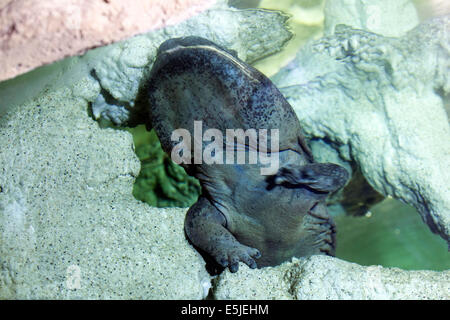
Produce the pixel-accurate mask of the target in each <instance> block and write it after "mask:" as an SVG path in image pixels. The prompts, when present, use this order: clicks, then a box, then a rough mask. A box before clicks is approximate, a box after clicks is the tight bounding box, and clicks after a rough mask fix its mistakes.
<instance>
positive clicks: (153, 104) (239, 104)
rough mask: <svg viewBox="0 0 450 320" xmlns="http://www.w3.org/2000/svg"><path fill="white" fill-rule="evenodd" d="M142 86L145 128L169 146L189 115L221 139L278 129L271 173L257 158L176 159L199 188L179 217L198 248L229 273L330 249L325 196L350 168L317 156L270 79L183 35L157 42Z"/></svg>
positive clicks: (233, 57) (330, 227) (332, 228)
mask: <svg viewBox="0 0 450 320" xmlns="http://www.w3.org/2000/svg"><path fill="white" fill-rule="evenodd" d="M148 92H149V103H150V125H151V126H152V127H153V128H154V129H155V130H156V133H157V134H158V137H159V138H160V140H161V145H162V147H163V149H164V150H165V151H166V152H168V153H170V152H171V151H172V148H173V147H174V146H175V145H176V144H178V141H172V140H171V134H172V132H173V131H174V130H175V129H178V128H184V129H187V130H189V131H190V132H191V136H192V137H193V136H194V131H193V128H194V121H195V120H197V121H200V120H201V121H203V132H204V131H205V130H206V129H209V128H215V129H219V130H220V131H222V133H223V136H224V138H225V136H226V135H225V129H238V128H240V129H244V130H246V129H250V128H253V129H257V130H259V129H278V130H279V137H280V142H279V152H278V155H279V170H278V172H277V173H276V174H274V175H271V176H264V175H261V173H260V168H261V166H263V165H262V164H261V163H259V162H258V163H257V164H212V165H208V164H204V163H203V164H182V166H183V167H184V168H185V169H186V172H188V174H190V175H193V176H195V177H196V178H198V179H199V180H200V183H201V185H202V195H201V196H200V198H199V199H198V201H197V202H196V203H195V204H194V205H193V206H192V207H191V208H190V209H189V211H188V213H187V216H186V220H185V231H186V234H187V236H188V238H189V239H190V240H191V242H192V243H193V244H194V245H195V246H197V247H199V248H201V249H202V250H204V251H206V252H207V253H208V254H210V255H211V256H212V257H213V258H214V259H215V260H216V261H217V262H218V263H219V264H220V265H222V266H224V267H227V266H228V267H229V268H230V270H231V271H232V272H235V271H237V269H238V263H239V261H243V262H244V263H246V264H247V265H249V266H250V267H251V268H256V267H264V266H273V265H277V264H280V263H282V262H283V261H286V260H289V259H290V258H291V257H293V256H297V257H299V256H308V255H312V254H321V253H325V254H330V255H332V254H333V253H334V249H335V225H334V223H333V221H332V219H331V217H330V216H329V215H328V213H327V209H326V205H325V198H326V197H327V196H328V194H329V193H331V192H334V191H336V190H337V189H339V188H341V187H343V185H344V184H345V183H346V181H347V179H348V173H347V171H346V170H345V169H343V168H342V167H340V166H338V165H335V164H331V163H325V164H324V163H321V164H319V163H315V162H314V160H313V157H312V154H311V151H310V150H309V148H308V146H307V144H306V141H305V139H304V137H303V134H302V131H301V128H300V123H299V121H298V119H297V117H296V115H295V113H294V111H293V109H292V108H291V106H290V105H289V104H288V102H287V101H286V100H285V98H284V97H283V96H282V95H281V93H280V92H279V91H278V89H277V88H276V87H275V86H274V85H273V84H272V83H271V81H270V80H269V79H267V78H266V77H265V76H264V75H263V74H261V73H260V72H259V71H257V70H256V69H254V68H252V67H251V66H249V65H247V64H245V63H244V62H242V61H240V60H239V59H238V58H237V57H236V55H235V54H234V53H233V52H229V51H227V50H225V49H223V48H220V47H218V46H217V45H215V44H214V43H212V42H210V41H208V40H205V39H202V38H197V37H187V38H178V39H171V40H168V41H166V42H164V43H163V44H162V45H161V47H160V48H159V51H158V56H157V59H156V61H155V64H154V66H153V69H152V74H151V77H150V80H149V84H148ZM269 141H270V140H269ZM207 144H208V143H204V146H206V145H207ZM247 144H248V143H247ZM268 145H269V146H270V142H269V143H268ZM247 147H248V145H247ZM266 166H267V165H264V167H266ZM255 259H257V260H255ZM256 261H257V262H256Z"/></svg>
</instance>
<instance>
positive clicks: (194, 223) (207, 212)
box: [184, 196, 261, 272]
mask: <svg viewBox="0 0 450 320" xmlns="http://www.w3.org/2000/svg"><path fill="white" fill-rule="evenodd" d="M226 225H227V222H226V218H225V216H224V215H223V214H222V213H221V212H220V211H219V210H217V208H215V207H214V206H213V205H212V204H211V202H210V201H209V200H208V199H207V198H205V197H202V196H201V197H200V198H199V199H198V201H197V202H196V203H195V204H194V205H193V206H192V207H190V208H189V210H188V213H187V215H186V220H185V224H184V228H185V231H186V234H187V236H188V238H189V239H190V240H191V242H192V243H193V244H194V245H195V246H197V247H199V248H201V249H202V250H204V251H205V252H207V253H208V254H210V255H211V256H212V257H213V258H214V259H215V260H216V261H217V263H219V264H220V265H221V266H223V267H229V269H230V271H231V272H236V271H238V268H239V261H242V262H244V263H245V264H247V265H248V266H249V267H250V268H252V269H254V268H256V267H257V265H256V262H255V260H254V259H257V258H259V257H260V256H261V254H260V252H259V250H257V249H255V248H251V247H248V246H245V245H243V244H241V243H239V241H237V240H236V238H235V237H234V236H233V235H232V234H231V233H230V231H228V229H226Z"/></svg>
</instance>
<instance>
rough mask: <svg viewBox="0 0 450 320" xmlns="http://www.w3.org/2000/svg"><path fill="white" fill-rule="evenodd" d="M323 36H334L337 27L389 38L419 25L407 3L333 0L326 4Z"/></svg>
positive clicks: (398, 1) (412, 9) (410, 5)
mask: <svg viewBox="0 0 450 320" xmlns="http://www.w3.org/2000/svg"><path fill="white" fill-rule="evenodd" d="M324 14H325V30H324V33H325V34H326V35H330V34H333V33H334V30H335V28H336V26H337V25H339V24H346V25H348V26H351V27H353V28H355V29H362V30H367V31H371V32H374V33H378V34H382V35H384V36H389V37H398V36H402V35H404V34H405V33H406V32H408V31H409V30H411V29H413V28H414V27H416V26H417V25H418V24H419V17H418V14H417V10H416V8H415V6H414V4H413V3H412V2H411V1H410V0H395V1H392V0H333V1H326V3H325V8H324Z"/></svg>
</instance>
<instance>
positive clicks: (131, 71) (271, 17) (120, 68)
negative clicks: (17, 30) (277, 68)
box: [92, 1, 292, 125]
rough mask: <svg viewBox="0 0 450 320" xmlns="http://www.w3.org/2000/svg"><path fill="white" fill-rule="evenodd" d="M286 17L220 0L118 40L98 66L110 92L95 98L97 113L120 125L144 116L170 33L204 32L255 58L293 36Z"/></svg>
mask: <svg viewBox="0 0 450 320" xmlns="http://www.w3.org/2000/svg"><path fill="white" fill-rule="evenodd" d="M286 20H287V16H286V15H284V14H282V13H280V12H277V11H268V10H259V9H248V10H238V9H234V8H229V7H228V6H227V5H226V1H225V2H224V1H219V2H218V4H217V5H216V6H215V7H214V8H213V9H210V10H208V11H205V12H203V13H201V14H199V15H197V16H195V17H194V18H191V19H189V20H187V21H185V22H182V23H180V24H177V25H175V26H171V27H167V28H164V29H162V30H158V31H155V32H151V33H148V34H145V35H141V36H137V37H134V38H132V39H130V40H127V41H123V42H120V43H117V44H114V45H113V46H111V47H109V49H108V51H105V52H104V56H103V57H102V59H101V60H100V61H99V62H98V63H97V64H95V65H94V66H93V69H94V71H95V75H94V76H95V77H96V79H97V80H98V81H99V83H100V84H101V87H102V89H103V90H102V95H103V96H105V97H103V98H102V97H99V98H98V99H97V100H96V101H95V102H94V103H93V105H92V110H93V114H94V116H95V118H97V119H98V118H100V117H101V118H104V119H107V120H110V121H112V122H113V123H115V124H117V125H124V124H127V123H128V124H132V125H135V124H141V123H143V122H144V121H145V117H146V111H144V110H142V112H140V110H141V109H142V108H145V107H147V105H148V103H147V101H142V102H141V103H139V98H140V97H138V92H139V89H140V88H141V86H142V85H143V84H144V83H145V82H146V78H147V77H148V74H149V72H150V69H151V68H152V64H153V61H154V60H155V58H156V51H157V49H158V47H159V45H160V44H161V43H162V42H164V41H165V40H167V39H170V38H176V37H184V36H189V35H195V36H200V37H203V38H206V39H209V40H211V41H213V42H215V43H217V44H219V45H221V46H223V47H225V48H228V49H230V50H234V51H236V52H237V54H238V55H239V58H241V59H242V60H245V61H247V62H253V61H256V60H258V59H260V58H263V57H265V56H268V55H270V54H272V53H275V52H277V51H279V50H281V47H282V46H283V45H284V44H285V43H286V42H287V41H288V40H289V39H290V38H291V37H292V34H291V33H290V32H289V31H288V29H287V27H286V25H285V22H286ZM130 110H132V112H130Z"/></svg>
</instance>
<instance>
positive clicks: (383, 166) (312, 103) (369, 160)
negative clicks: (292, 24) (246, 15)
mask: <svg viewBox="0 0 450 320" xmlns="http://www.w3.org/2000/svg"><path fill="white" fill-rule="evenodd" d="M449 44H450V16H444V17H440V18H435V19H433V20H430V21H428V22H426V23H423V24H421V25H419V26H418V27H417V28H415V29H414V30H412V31H410V32H408V33H407V35H405V36H404V37H401V38H387V37H383V36H380V35H376V34H374V33H370V32H367V31H363V30H356V29H352V28H350V27H348V26H343V25H341V26H338V27H337V28H336V31H335V34H334V35H332V36H328V37H324V38H322V39H319V40H317V41H314V42H312V43H310V44H309V45H308V46H306V47H304V48H303V49H302V50H301V51H300V52H299V53H298V55H297V57H296V59H295V60H294V61H292V62H291V63H290V64H289V65H288V66H287V67H286V68H284V69H283V70H281V71H280V72H279V73H278V74H277V75H275V76H274V77H273V80H274V82H275V83H276V84H277V85H278V87H279V88H280V91H281V92H282V93H283V94H284V95H285V96H286V97H287V99H288V101H289V102H290V103H291V105H292V106H293V107H294V109H295V110H296V113H297V116H298V117H299V120H300V122H301V124H302V127H303V128H304V130H305V133H306V134H307V135H308V136H309V137H310V138H311V137H312V138H317V139H326V140H327V141H330V142H332V143H333V144H335V145H337V146H339V147H338V151H339V153H340V155H341V156H342V157H343V158H344V159H347V160H348V159H350V161H356V163H357V164H358V165H359V167H360V169H361V172H362V173H363V175H364V177H365V178H366V179H367V181H368V182H369V183H370V185H371V186H372V187H373V188H374V189H375V190H377V191H378V192H380V193H382V194H383V195H389V196H392V197H394V198H396V199H400V200H402V201H404V202H406V203H408V204H411V205H412V206H414V207H415V208H416V209H417V210H418V211H419V213H420V214H421V216H422V219H423V220H424V221H425V222H426V223H427V224H428V225H429V227H430V229H431V230H432V231H433V232H436V233H439V234H440V235H441V236H442V237H443V238H444V239H445V240H447V242H449V241H450V214H449V213H450V188H449V187H448V181H450V170H449V169H450V127H449V122H448V115H447V114H446V110H445V105H444V98H445V97H446V96H448V94H449V92H450V77H449V73H448V70H449V68H450V50H449V48H450V46H449Z"/></svg>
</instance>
